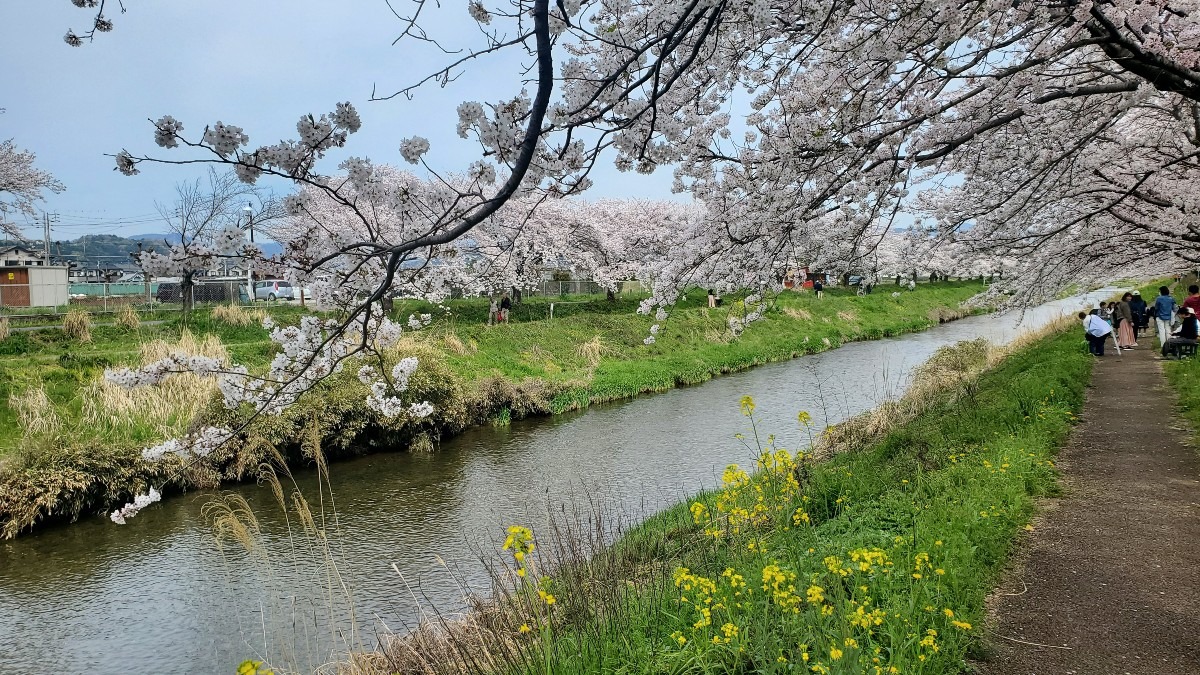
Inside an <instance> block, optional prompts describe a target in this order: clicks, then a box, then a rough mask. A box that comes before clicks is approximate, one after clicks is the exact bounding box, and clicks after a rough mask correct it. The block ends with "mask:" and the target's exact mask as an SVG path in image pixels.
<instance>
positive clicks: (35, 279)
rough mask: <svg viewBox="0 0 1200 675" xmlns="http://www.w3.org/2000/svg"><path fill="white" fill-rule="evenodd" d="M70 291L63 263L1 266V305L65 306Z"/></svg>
mask: <svg viewBox="0 0 1200 675" xmlns="http://www.w3.org/2000/svg"><path fill="white" fill-rule="evenodd" d="M69 291H70V285H69V284H68V281H67V268H66V266H64V265H38V266H32V265H28V266H26V265H23V266H19V267H18V266H13V265H0V307H55V306H58V305H65V304H67V298H68V296H69Z"/></svg>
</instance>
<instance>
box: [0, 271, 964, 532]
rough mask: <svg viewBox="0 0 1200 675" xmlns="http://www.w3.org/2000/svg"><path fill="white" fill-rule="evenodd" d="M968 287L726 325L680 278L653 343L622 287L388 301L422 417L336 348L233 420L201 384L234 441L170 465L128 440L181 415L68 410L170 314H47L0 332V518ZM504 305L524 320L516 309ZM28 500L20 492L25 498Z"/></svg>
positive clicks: (818, 335)
mask: <svg viewBox="0 0 1200 675" xmlns="http://www.w3.org/2000/svg"><path fill="white" fill-rule="evenodd" d="M981 289H982V285H981V284H979V283H970V282H966V283H961V282H960V283H938V284H930V285H924V284H923V285H921V286H920V287H918V289H917V290H916V291H912V292H909V291H903V292H901V293H900V294H899V295H898V296H897V297H892V295H891V289H890V288H889V287H880V288H879V290H878V291H877V292H876V293H875V294H872V295H870V296H865V297H857V296H855V295H853V294H852V293H849V292H845V291H833V292H829V293H827V297H825V298H824V299H822V300H819V301H818V300H816V299H815V298H813V297H811V294H807V293H805V294H793V293H785V294H783V295H782V296H780V297H779V298H778V300H777V301H776V302H775V304H774V306H773V307H772V308H771V309H770V310H769V311H767V312H766V314H765V318H764V319H763V320H761V321H759V322H756V323H754V324H752V325H751V326H750V327H749V328H748V329H747V330H746V331H745V333H744V334H742V335H741V336H740V337H733V336H732V335H730V333H729V332H728V330H727V328H726V326H727V318H728V316H729V315H730V313H731V312H732V313H734V315H740V314H742V313H743V312H744V309H743V308H742V307H740V305H741V302H740V301H739V300H737V299H736V298H732V297H726V306H724V307H721V308H717V309H715V310H710V309H708V308H707V307H702V306H699V305H700V304H701V303H702V302H703V297H702V296H701V295H699V294H698V293H693V295H692V297H689V298H688V299H686V300H685V301H684V302H682V303H680V306H679V307H677V308H676V309H675V311H673V312H672V315H671V317H670V318H668V319H667V320H666V321H665V322H663V323H662V329H661V331H660V333H659V335H658V336H657V342H656V343H655V344H653V345H646V344H644V343H643V340H644V338H645V337H646V336H647V335H648V331H649V328H650V325H651V323H652V321H651V320H650V319H649V318H648V317H643V316H638V315H636V314H634V311H633V310H634V309H635V308H636V306H637V302H638V298H629V297H622V298H619V299H617V300H616V301H615V302H609V301H607V300H605V299H603V297H602V296H601V297H590V298H589V297H573V298H571V300H570V301H571V302H573V303H577V304H571V305H564V307H570V308H571V309H569V310H563V311H561V312H560V311H559V306H557V305H556V308H555V318H554V319H553V320H550V319H549V318H548V314H549V302H550V300H549V299H546V298H529V299H527V300H526V301H525V302H524V303H522V304H521V305H519V306H518V309H517V310H515V311H514V313H513V318H514V321H513V322H512V323H510V324H506V325H498V326H487V325H485V323H486V315H487V304H486V301H483V300H480V299H473V300H455V301H450V302H449V303H448V305H447V306H449V307H450V310H451V311H450V312H449V313H447V312H445V311H444V310H442V309H440V308H438V307H436V306H431V305H427V304H421V303H406V304H402V305H400V306H398V307H397V308H396V314H397V316H398V318H399V319H400V320H401V321H404V320H405V319H406V318H407V316H408V315H409V314H410V313H413V312H424V313H430V314H433V315H434V316H435V317H436V318H435V321H434V323H433V324H432V325H431V326H430V327H429V328H428V329H426V330H423V331H420V332H417V333H412V334H411V335H412V338H411V339H410V340H407V341H404V342H403V343H402V344H401V345H400V347H399V348H398V349H397V350H395V351H394V352H393V353H391V354H389V355H388V358H391V359H399V358H401V357H403V356H407V355H417V356H418V357H419V358H420V361H421V367H420V368H419V370H418V376H417V377H415V378H414V380H413V383H412V386H411V387H410V390H409V391H408V392H406V394H405V395H406V396H408V397H410V398H411V399H412V400H414V401H417V400H420V401H430V402H431V403H433V404H434V406H435V413H434V414H433V415H432V416H430V417H428V418H426V419H424V420H420V421H414V420H408V419H406V418H403V417H401V418H395V419H386V418H381V417H380V416H378V415H377V414H376V413H374V412H373V411H371V410H370V409H369V408H368V407H367V406H366V394H367V392H366V388H365V386H364V385H363V384H362V383H361V382H359V381H358V380H357V378H356V377H355V376H354V373H355V372H356V370H357V368H356V367H355V366H354V365H353V364H352V365H350V366H349V367H347V368H346V369H345V370H344V371H343V372H342V373H340V374H338V375H335V376H333V377H331V378H329V379H327V380H326V381H324V382H322V383H320V384H319V385H318V386H317V387H316V388H314V390H313V391H311V392H309V393H308V394H306V395H305V396H303V397H301V399H300V401H298V402H297V403H296V404H295V405H293V406H292V407H290V408H289V409H288V410H286V411H285V412H284V413H283V414H281V415H278V416H261V417H258V418H256V419H254V420H253V421H252V422H250V423H249V424H246V416H247V411H246V410H234V411H230V410H226V409H224V408H223V407H222V406H221V405H220V403H219V401H218V400H217V399H216V398H213V399H206V400H208V401H209V403H208V405H207V407H206V408H204V410H203V411H202V412H201V413H200V417H199V419H198V420H197V423H198V424H203V425H209V424H211V425H217V426H226V427H229V428H243V427H244V428H243V431H242V441H243V442H241V443H233V444H230V445H229V446H227V449H226V450H224V451H222V452H220V453H217V454H216V455H214V456H212V457H210V459H209V460H207V463H198V464H196V465H192V466H189V468H188V469H187V470H186V471H184V470H183V469H181V468H180V467H174V469H171V467H170V466H167V468H166V469H164V466H163V465H162V464H160V465H158V466H151V465H149V463H146V462H142V461H141V460H140V459H138V455H139V453H140V450H141V449H142V448H143V447H146V446H148V445H152V444H153V443H154V442H156V441H157V440H163V438H165V437H166V436H168V435H173V434H177V433H179V431H178V430H179V429H182V428H185V427H186V426H187V424H186V422H185V421H183V420H179V419H176V417H177V415H175V416H174V417H173V416H172V415H174V413H171V414H167V412H166V410H165V409H164V408H163V407H161V406H160V407H157V408H156V407H155V406H152V405H147V406H143V408H140V409H139V410H144V411H150V412H143V413H140V414H143V415H161V416H162V417H163V418H162V419H157V418H156V419H141V418H139V419H135V420H132V423H130V424H123V425H120V424H116V423H106V424H101V425H97V424H96V423H94V422H92V421H89V420H90V419H92V418H89V417H88V416H87V415H86V414H85V413H86V411H87V406H88V405H89V403H90V398H89V395H88V393H87V392H88V387H89V386H90V385H91V383H93V382H94V381H96V380H97V378H99V377H101V376H102V373H103V370H104V368H106V367H109V366H120V365H135V364H137V363H139V361H140V359H141V346H142V345H143V344H145V343H148V342H150V341H152V340H166V341H174V340H178V339H179V338H180V336H181V334H182V331H183V329H184V327H183V326H182V325H181V324H180V320H179V318H174V319H171V320H167V321H166V322H164V323H163V324H160V325H154V326H142V328H141V329H140V330H138V331H137V332H135V333H131V332H130V331H128V330H126V329H123V328H119V327H105V326H96V327H95V328H93V330H92V341H91V342H90V343H87V344H79V343H77V342H75V341H73V340H70V339H68V338H67V337H66V336H65V335H64V334H63V333H62V331H61V330H58V329H51V330H44V331H32V332H24V333H14V334H12V336H10V337H9V338H8V339H6V340H3V341H0V430H3V431H4V432H5V433H2V434H0V533H3V534H8V535H9V536H12V535H13V534H15V532H16V531H19V530H23V529H26V528H28V527H31V526H32V525H33V524H34V523H36V522H39V521H40V520H41V519H43V518H44V517H45V516H46V515H47V514H49V513H54V514H55V517H58V518H66V519H72V518H75V517H77V516H78V515H79V514H80V513H81V512H83V511H84V510H86V509H89V508H93V509H95V508H108V507H109V506H111V505H112V504H113V503H116V502H118V501H120V500H121V499H123V498H125V497H127V496H128V495H129V494H130V493H132V492H134V491H135V490H138V489H144V488H145V486H147V485H149V484H154V485H156V486H163V483H164V481H165V482H166V483H168V485H167V486H166V487H168V488H169V489H170V490H173V489H185V488H188V487H192V486H213V485H218V484H220V483H221V482H223V481H230V480H242V479H245V478H246V477H248V476H249V475H251V474H252V473H253V471H254V470H255V468H256V467H257V466H258V465H259V463H260V461H262V460H263V459H264V454H263V453H264V452H266V449H265V448H267V447H268V446H269V447H274V448H277V449H278V450H279V451H280V452H281V453H283V455H284V456H285V457H286V458H287V459H288V461H290V462H294V463H297V464H305V463H308V462H311V461H312V454H311V449H306V448H305V446H304V445H303V443H302V439H311V440H313V441H314V442H317V443H319V444H320V446H321V448H322V450H323V451H324V452H325V453H326V454H327V455H329V456H330V457H332V458H336V457H339V456H350V455H358V454H364V453H368V452H375V451H379V450H396V449H403V448H406V447H409V445H410V444H412V443H420V444H422V445H427V444H428V443H429V442H430V441H436V440H437V439H439V438H445V437H448V436H452V435H454V434H457V433H459V432H460V431H462V430H463V429H465V428H467V427H469V426H472V425H477V424H487V423H493V424H506V423H508V422H509V421H511V420H514V419H519V418H522V417H527V416H530V415H548V414H556V413H560V412H564V411H567V410H572V409H577V408H581V407H586V406H588V405H590V404H592V403H597V402H602V401H611V400H615V399H619V398H626V397H632V396H636V395H638V394H640V393H644V392H649V391H661V390H664V389H667V388H670V387H673V386H676V385H680V384H694V383H698V382H702V381H704V380H707V379H709V378H711V377H713V376H714V375H717V374H720V373H725V372H732V371H737V370H743V369H745V368H749V367H752V366H754V365H758V364H762V363H767V362H770V361H778V360H784V359H789V358H793V357H795V356H799V355H802V354H807V353H814V352H818V351H822V350H825V349H829V348H832V347H836V346H838V345H840V344H842V343H845V342H847V341H850V340H861V339H872V338H878V337H882V336H887V335H896V334H900V333H903V332H908V331H915V330H922V329H924V328H927V327H929V326H931V325H933V324H936V323H937V322H938V320H939V319H948V318H955V317H957V316H961V315H963V314H965V313H966V311H965V310H962V309H959V305H960V303H961V302H962V301H963V300H965V299H967V298H969V297H971V296H972V295H974V294H976V293H978V292H979V291H980V290H981ZM558 301H559V300H558V299H555V302H558ZM543 311H544V313H543ZM299 314H300V308H298V307H296V306H294V305H291V306H280V307H276V308H273V309H272V316H273V317H274V318H275V321H276V323H278V324H286V323H288V322H294V321H296V320H297V319H298V317H299ZM522 316H528V317H529V319H530V320H527V321H519V320H518V319H519V318H520V317H522ZM538 316H545V317H546V318H535V317H538ZM187 329H188V330H189V331H190V332H191V333H192V334H195V335H196V336H197V337H203V336H205V335H214V336H216V337H217V338H218V339H219V340H220V342H221V343H222V344H224V345H225V348H226V349H227V350H228V352H229V353H230V355H231V356H232V358H233V359H234V360H235V361H239V362H242V363H245V364H246V365H248V366H249V367H250V368H251V369H255V368H264V367H265V366H266V364H267V363H269V362H270V360H271V358H272V357H273V356H274V354H275V349H274V346H273V345H272V344H271V343H270V342H269V340H268V338H267V332H266V331H265V330H263V329H262V328H261V327H259V326H249V327H237V326H231V325H227V324H225V323H223V322H220V321H216V320H214V319H213V318H212V316H211V313H210V312H208V311H197V312H196V313H194V315H193V316H192V318H191V320H190V322H189V324H188V326H187ZM38 389H41V390H42V391H44V392H45V393H46V395H47V397H48V399H49V401H50V404H51V408H52V412H53V413H54V414H53V415H51V416H50V417H51V418H52V419H56V420H60V424H58V425H57V426H55V427H53V428H52V429H51V430H50V431H48V432H45V433H40V434H35V435H33V436H30V435H28V434H23V433H22V430H21V429H20V428H19V427H20V425H19V423H18V417H17V414H16V412H15V411H14V410H13V407H12V405H11V403H10V401H11V400H12V399H13V397H14V395H15V398H20V397H22V396H27V395H28V394H29V393H30V392H34V391H37V390H38ZM197 391H201V393H202V395H203V397H207V396H208V393H207V391H202V390H201V389H200V388H198V389H197ZM172 400H180V399H172ZM185 400H192V399H185ZM196 400H200V399H196ZM93 418H94V416H93ZM110 422H111V420H110ZM156 436H157V437H158V438H156ZM118 458H124V459H123V460H122V461H125V460H128V462H126V463H131V466H123V465H121V462H118V461H116V460H117V459H118ZM168 464H169V463H168ZM168 469H170V470H168ZM172 471H174V473H172ZM30 472H32V473H30ZM152 481H153V482H152ZM30 486H32V487H30ZM29 503H32V504H35V505H36V508H27V505H28V504H29ZM17 511H19V512H20V513H19V515H14V513H15V512H17ZM14 523H15V524H14Z"/></svg>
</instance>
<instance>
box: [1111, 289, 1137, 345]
mask: <svg viewBox="0 0 1200 675" xmlns="http://www.w3.org/2000/svg"><path fill="white" fill-rule="evenodd" d="M1132 300H1133V293H1126V294H1125V295H1122V296H1121V301H1120V302H1117V303H1114V304H1115V305H1116V308H1115V309H1114V310H1113V320H1114V321H1116V322H1117V346H1119V347H1120V348H1121V349H1131V348H1133V347H1136V346H1137V338H1136V337H1134V335H1133V308H1132V307H1130V305H1129V303H1130V301H1132Z"/></svg>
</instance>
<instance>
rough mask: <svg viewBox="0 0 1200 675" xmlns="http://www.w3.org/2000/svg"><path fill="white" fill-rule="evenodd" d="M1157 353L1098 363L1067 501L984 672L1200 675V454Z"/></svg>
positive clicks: (997, 600)
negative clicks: (1179, 414) (1177, 413)
mask: <svg viewBox="0 0 1200 675" xmlns="http://www.w3.org/2000/svg"><path fill="white" fill-rule="evenodd" d="M1152 344H1153V345H1157V342H1155V341H1154V339H1153V337H1151V336H1146V337H1145V338H1143V340H1142V347H1141V348H1139V349H1135V350H1132V351H1126V352H1125V353H1124V354H1123V355H1122V356H1120V357H1117V356H1115V355H1112V354H1111V352H1110V354H1109V355H1108V356H1105V357H1104V358H1103V359H1101V360H1100V362H1099V363H1097V364H1096V369H1095V373H1094V375H1093V380H1092V389H1091V390H1090V391H1089V395H1088V400H1087V404H1086V406H1085V408H1084V414H1083V421H1082V423H1081V424H1080V426H1079V427H1077V428H1076V429H1075V431H1074V432H1073V433H1072V435H1071V439H1070V441H1069V443H1068V445H1067V447H1066V448H1064V449H1063V452H1062V455H1061V457H1060V460H1059V466H1060V468H1061V469H1062V471H1063V477H1064V483H1065V495H1064V497H1063V498H1062V499H1058V500H1054V501H1053V502H1052V503H1051V504H1049V508H1048V510H1047V511H1046V512H1045V513H1044V514H1043V515H1042V516H1041V517H1040V518H1039V519H1038V520H1037V521H1035V523H1034V524H1035V529H1034V531H1033V532H1032V533H1031V534H1030V535H1029V537H1028V538H1027V539H1026V540H1025V541H1024V542H1022V544H1021V546H1020V548H1021V549H1022V550H1023V552H1022V553H1020V554H1018V556H1017V557H1018V560H1017V564H1016V566H1015V567H1014V568H1013V570H1012V572H1011V573H1010V574H1009V575H1008V576H1007V578H1006V579H1005V581H1004V583H1003V585H1002V586H1001V588H999V589H998V590H997V592H996V595H995V596H994V598H993V602H992V603H991V608H990V609H991V612H992V616H993V620H992V622H991V623H992V626H991V630H990V631H989V633H988V638H987V642H988V647H989V648H988V650H987V652H988V657H987V660H986V661H984V662H981V663H978V664H975V666H976V668H977V669H978V672H979V673H983V674H985V675H1068V674H1074V675H1109V674H1110V673H1112V674H1115V675H1122V674H1125V673H1129V674H1132V675H1143V674H1144V675H1176V674H1178V675H1196V674H1197V673H1200V458H1198V457H1197V454H1196V453H1195V451H1193V450H1192V449H1191V448H1189V447H1188V446H1187V445H1186V443H1187V441H1188V438H1189V434H1190V432H1189V431H1187V430H1185V429H1184V428H1183V423H1182V422H1181V421H1180V420H1179V419H1178V418H1177V417H1176V416H1175V414H1174V411H1173V405H1174V401H1175V398H1174V395H1173V393H1172V392H1171V391H1170V390H1169V389H1168V388H1167V382H1166V379H1165V377H1164V376H1163V374H1162V370H1161V367H1160V364H1159V363H1158V362H1156V360H1155V357H1156V356H1157V353H1156V352H1155V351H1154V350H1153V349H1152V348H1151V349H1148V348H1147V346H1148V345H1152ZM1110 349H1111V346H1110ZM1018 640H1019V641H1022V642H1025V643H1038V644H1040V645H1054V647H1050V646H1040V647H1039V646H1034V645H1030V644H1022V643H1021V642H1017V641H1018ZM1056 647H1058V648H1056ZM1063 647H1066V648H1069V649H1066V648H1063Z"/></svg>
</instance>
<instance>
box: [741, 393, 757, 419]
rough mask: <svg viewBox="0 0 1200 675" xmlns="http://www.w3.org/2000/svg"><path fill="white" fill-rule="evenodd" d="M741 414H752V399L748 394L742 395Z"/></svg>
mask: <svg viewBox="0 0 1200 675" xmlns="http://www.w3.org/2000/svg"><path fill="white" fill-rule="evenodd" d="M741 407H742V414H743V415H745V416H746V417H749V416H750V415H753V414H754V399H753V398H750V396H749V395H747V396H743V397H742V401H741Z"/></svg>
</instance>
